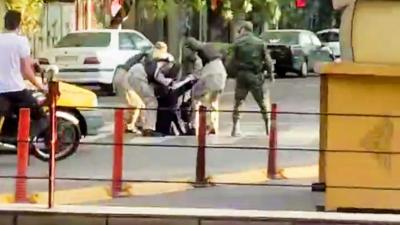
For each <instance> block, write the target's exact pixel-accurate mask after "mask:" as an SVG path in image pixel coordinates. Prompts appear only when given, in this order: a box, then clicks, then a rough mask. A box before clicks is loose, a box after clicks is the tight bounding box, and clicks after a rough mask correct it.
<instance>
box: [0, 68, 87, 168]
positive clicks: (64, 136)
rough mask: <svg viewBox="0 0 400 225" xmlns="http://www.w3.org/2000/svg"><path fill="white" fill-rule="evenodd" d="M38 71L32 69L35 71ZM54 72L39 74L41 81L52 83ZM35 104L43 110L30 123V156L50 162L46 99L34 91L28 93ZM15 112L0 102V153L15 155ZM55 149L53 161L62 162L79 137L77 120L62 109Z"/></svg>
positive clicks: (75, 146) (9, 106)
mask: <svg viewBox="0 0 400 225" xmlns="http://www.w3.org/2000/svg"><path fill="white" fill-rule="evenodd" d="M37 70H38V69H36V71H37ZM57 70H58V68H56V67H50V68H49V69H47V70H46V71H44V70H41V71H40V74H41V78H42V82H44V83H46V81H45V77H46V76H47V78H48V80H49V81H51V80H52V75H54V74H56V73H57ZM30 91H31V92H32V95H33V96H34V98H35V99H36V100H37V103H38V105H39V106H40V107H41V108H42V109H43V110H44V112H45V114H44V115H43V117H42V118H40V119H37V120H33V119H31V124H30V128H31V129H30V144H29V150H30V154H31V155H33V156H35V157H36V158H37V159H39V160H41V161H48V160H49V159H50V137H51V129H50V116H49V109H48V106H47V104H46V102H47V99H48V96H47V95H45V94H44V93H42V92H39V91H37V90H30ZM18 120H19V111H18V109H16V108H15V107H13V106H12V104H10V102H8V101H7V100H6V99H3V98H0V152H1V151H2V150H1V146H3V149H4V148H5V149H8V150H10V149H11V151H15V152H16V149H17V144H18V143H17V136H18V126H17V124H18ZM56 120H57V138H58V142H57V146H56V152H55V158H56V160H57V161H58V160H62V159H65V158H67V157H69V156H71V155H73V154H74V153H75V152H76V151H77V149H78V147H79V142H80V139H81V137H82V133H81V127H82V126H80V124H79V123H80V120H79V118H77V116H76V115H74V114H72V113H71V112H69V111H67V110H63V108H57V111H56Z"/></svg>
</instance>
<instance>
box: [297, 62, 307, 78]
mask: <svg viewBox="0 0 400 225" xmlns="http://www.w3.org/2000/svg"><path fill="white" fill-rule="evenodd" d="M299 75H300V76H301V77H306V76H308V64H307V62H306V61H304V62H303V63H302V64H301V68H300V72H299Z"/></svg>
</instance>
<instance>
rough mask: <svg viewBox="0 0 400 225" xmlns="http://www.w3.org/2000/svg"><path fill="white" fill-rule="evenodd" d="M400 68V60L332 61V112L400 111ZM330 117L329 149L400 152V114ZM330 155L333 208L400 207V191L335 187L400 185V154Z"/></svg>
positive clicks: (328, 92) (327, 94)
mask: <svg viewBox="0 0 400 225" xmlns="http://www.w3.org/2000/svg"><path fill="white" fill-rule="evenodd" d="M379 71H383V73H380V72H379ZM399 72H400V67H399V66H395V67H394V68H392V69H390V67H389V66H384V65H357V64H343V65H335V66H328V67H326V68H325V70H324V73H325V74H327V75H325V76H326V78H325V79H324V80H323V82H327V83H326V84H327V85H324V84H323V85H324V86H325V87H326V88H325V89H324V90H322V94H321V97H322V98H323V99H321V100H323V101H325V102H326V103H327V104H326V110H327V112H328V113H329V112H330V113H349V114H386V115H400V104H398V103H399V99H400V92H399V90H400V73H399ZM371 74H375V75H371ZM395 74H398V76H395ZM325 121H326V124H325V126H321V128H322V129H326V130H321V132H322V133H323V132H326V140H325V141H323V143H324V144H325V145H326V146H322V147H323V148H324V149H329V150H356V151H381V152H382V151H384V152H399V153H400V139H399V138H398V137H400V118H368V117H342V116H328V117H327V119H326V120H325ZM325 157H326V158H325V159H326V164H325V175H326V176H325V179H326V185H327V186H328V188H327V191H326V208H327V210H336V209H337V208H341V207H350V208H375V209H379V208H381V209H400V191H384V190H363V189H347V188H329V187H332V186H334V187H335V186H336V187H337V186H344V187H378V188H379V187H390V188H396V187H399V188H400V155H388V154H383V155H377V154H364V153H344V152H341V153H331V152H327V153H326V154H325Z"/></svg>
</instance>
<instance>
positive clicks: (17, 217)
mask: <svg viewBox="0 0 400 225" xmlns="http://www.w3.org/2000/svg"><path fill="white" fill-rule="evenodd" d="M354 223H355V224H359V225H364V224H365V225H367V224H382V225H383V224H385V225H388V224H400V215H390V214H384V215H380V214H353V213H346V214H344V213H322V212H294V211H257V210H230V209H191V208H129V207H99V206H57V207H55V208H53V209H46V207H45V206H40V205H25V204H14V205H4V206H1V205H0V225H39V224H40V225H53V224H68V225H75V224H76V225H125V224H126V225H128V224H129V225H316V224H331V225H344V224H354Z"/></svg>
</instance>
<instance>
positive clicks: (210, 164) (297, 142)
mask: <svg viewBox="0 0 400 225" xmlns="http://www.w3.org/2000/svg"><path fill="white" fill-rule="evenodd" d="M233 94H234V81H229V82H228V85H227V88H226V90H225V92H224V94H223V96H222V98H221V101H220V109H222V110H231V109H232V103H233ZM271 97H272V102H274V103H277V104H278V111H291V112H318V110H319V77H318V76H313V77H307V78H297V77H296V78H295V77H293V78H292V77H288V78H285V79H278V80H277V81H276V83H275V84H274V85H272V91H271ZM99 104H100V105H101V106H118V105H119V106H120V105H121V104H122V103H118V101H117V97H100V98H99ZM242 109H243V110H251V111H253V110H254V111H257V110H258V107H257V105H256V103H255V102H254V100H253V98H252V97H251V96H249V97H248V101H247V102H246V104H245V105H244V107H243V108H242ZM102 113H103V116H104V119H105V121H106V123H105V126H104V127H103V128H102V129H101V130H100V132H99V134H98V135H96V136H89V137H87V138H85V139H84V140H83V141H82V142H83V143H82V144H81V146H80V147H79V151H78V153H77V154H75V155H73V156H72V157H70V158H68V159H66V160H64V161H60V162H58V163H57V168H56V176H57V178H72V177H73V178H99V179H110V178H111V175H112V156H113V147H112V146H111V145H85V144H84V143H85V142H96V143H100V144H101V143H112V141H113V129H114V123H113V111H112V110H102ZM261 121H262V120H261V115H260V114H258V113H257V114H254V113H253V114H243V115H242V120H241V130H242V134H243V135H242V136H241V137H230V136H229V134H230V129H231V113H221V114H220V132H219V134H218V135H216V136H213V135H210V136H208V137H207V144H208V145H212V146H214V145H215V146H241V147H245V148H244V149H240V150H239V149H238V150H236V149H234V150H233V149H223V148H222V149H208V150H207V161H206V169H207V175H208V176H217V175H220V174H226V173H234V172H242V171H250V170H255V169H263V168H266V166H267V163H266V162H267V152H266V151H257V150H251V147H267V146H268V137H267V136H266V135H264V134H265V131H264V125H263V123H262V122H261ZM318 132H319V118H318V116H304V115H302V116H299V115H278V147H280V148H285V147H289V148H318V141H319V139H318V136H319V133H318ZM125 143H130V144H165V145H170V144H174V145H196V143H197V140H196V138H195V137H178V136H169V137H164V138H153V137H133V136H132V135H130V134H126V135H125ZM196 151H197V149H194V148H187V147H182V148H176V147H174V148H160V147H136V146H125V147H124V166H123V178H124V179H127V180H136V179H145V180H163V179H166V180H168V179H169V180H176V179H185V180H194V177H195V161H196ZM317 160H318V153H316V152H304V151H278V166H279V167H280V168H287V167H296V166H310V165H315V164H317ZM47 171H48V166H47V164H46V163H43V162H40V161H37V160H36V159H34V158H31V162H30V166H29V169H28V175H29V176H33V177H42V176H47V174H48V172H47ZM15 174H16V156H0V175H3V176H5V175H15ZM244 176H246V175H244ZM250 180H251V179H250ZM308 181H309V182H307V183H308V184H311V180H308ZM225 182H229V181H225ZM302 182H303V183H304V181H302ZM1 183H2V185H0V193H13V190H14V184H15V181H14V180H13V179H2V180H1ZM109 184H110V182H90V181H65V180H62V181H61V180H58V181H57V184H56V188H57V190H70V189H75V188H82V187H91V186H97V185H109ZM156 185H157V184H154V186H156ZM261 189H262V187H258V188H256V189H255V191H256V192H251V193H253V194H254V193H257V190H261ZM274 189H276V190H278V189H279V188H273V189H272V190H274ZM28 190H29V193H36V192H42V191H46V190H47V180H29V181H28ZM228 190H230V191H232V192H235V191H238V192H241V190H242V188H239V189H230V188H228ZM214 191H215V192H216V193H219V192H225V187H222V188H220V187H218V188H217V189H215V190H214ZM279 191H281V190H279ZM294 191H297V192H298V191H299V190H294ZM300 191H306V190H300ZM307 191H310V189H308V190H307ZM258 192H259V193H262V191H258ZM190 193H191V192H188V194H189V195H190ZM194 193H197V191H194ZM199 194H200V195H201V192H200V193H199ZM193 196H194V198H196V194H194V195H193ZM150 203H151V201H149V204H150Z"/></svg>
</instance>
